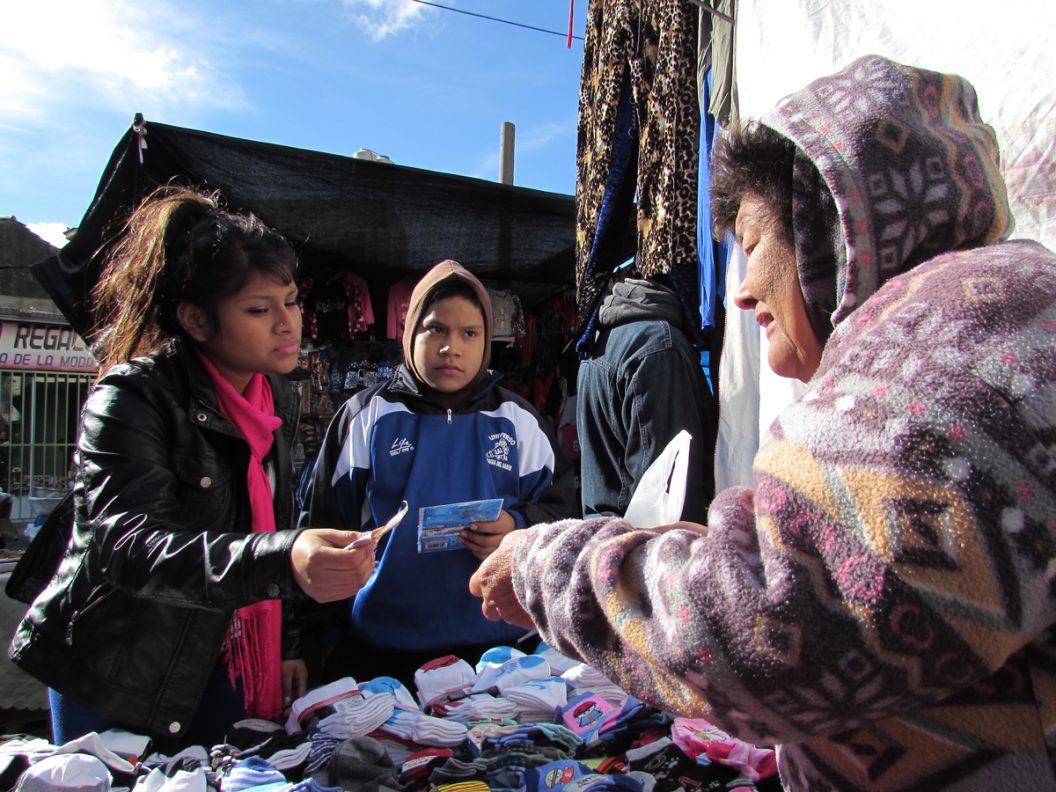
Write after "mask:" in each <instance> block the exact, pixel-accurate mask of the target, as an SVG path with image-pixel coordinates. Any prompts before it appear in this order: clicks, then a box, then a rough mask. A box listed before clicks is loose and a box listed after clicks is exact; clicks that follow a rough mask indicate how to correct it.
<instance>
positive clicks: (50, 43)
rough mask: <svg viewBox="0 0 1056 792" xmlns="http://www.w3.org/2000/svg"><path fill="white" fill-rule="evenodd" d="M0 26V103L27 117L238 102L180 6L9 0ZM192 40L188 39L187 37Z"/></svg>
mask: <svg viewBox="0 0 1056 792" xmlns="http://www.w3.org/2000/svg"><path fill="white" fill-rule="evenodd" d="M7 6H8V7H7V8H5V10H4V24H3V25H2V26H0V65H2V66H3V67H4V74H5V79H4V80H3V81H0V110H2V111H4V112H5V114H6V115H7V117H8V118H9V120H10V119H12V118H15V119H17V118H22V119H30V118H33V117H35V116H38V115H40V114H41V112H42V108H43V107H62V106H64V105H67V106H68V104H69V103H81V102H83V103H92V104H93V106H94V107H96V108H97V109H98V103H100V102H102V103H105V104H106V105H107V106H109V107H110V108H111V109H114V110H119V111H121V112H127V111H128V108H129V107H134V108H135V109H144V110H147V109H151V110H154V109H157V108H159V107H164V106H170V105H190V106H194V105H203V104H209V105H213V106H216V105H220V106H232V105H233V106H239V105H240V104H242V103H244V99H243V96H242V93H241V90H240V89H239V88H238V86H236V85H232V84H231V81H230V80H229V79H228V78H226V77H225V76H224V75H223V74H222V73H221V72H220V71H219V70H218V69H217V67H216V66H215V65H214V64H213V63H212V62H211V58H210V54H209V52H208V51H207V50H206V49H205V47H206V46H207V41H208V40H207V38H205V37H202V36H198V37H195V36H185V35H183V31H185V30H187V28H188V27H199V28H201V29H206V30H208V23H207V22H206V21H205V20H194V19H192V18H190V17H189V14H190V13H191V12H190V11H189V10H187V9H185V8H182V7H180V8H177V7H176V6H174V5H173V6H170V5H169V4H168V3H166V2H160V1H158V0H155V2H152V3H150V4H137V3H132V2H128V0H36V2H31V3H28V2H27V3H10V4H7ZM188 40H189V41H192V42H194V44H193V45H188V44H187V43H185V42H187V41H188ZM7 75H13V76H14V79H7Z"/></svg>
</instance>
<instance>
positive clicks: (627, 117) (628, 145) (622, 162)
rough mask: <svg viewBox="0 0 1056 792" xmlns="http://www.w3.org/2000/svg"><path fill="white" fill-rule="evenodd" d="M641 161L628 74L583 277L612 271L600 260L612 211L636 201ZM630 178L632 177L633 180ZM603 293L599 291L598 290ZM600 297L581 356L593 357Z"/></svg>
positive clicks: (582, 342) (580, 343) (580, 342)
mask: <svg viewBox="0 0 1056 792" xmlns="http://www.w3.org/2000/svg"><path fill="white" fill-rule="evenodd" d="M637 165H638V119H637V117H636V116H635V113H634V102H633V100H632V98H631V80H630V77H629V76H628V77H625V78H624V82H623V88H622V90H621V91H620V103H619V105H618V107H617V109H616V134H615V135H614V136H613V143H612V159H611V160H610V162H609V175H608V177H607V178H606V179H605V194H604V196H602V199H601V207H600V209H599V211H598V223H597V226H595V228H594V239H593V240H592V242H591V246H590V253H589V254H588V256H587V264H586V266H585V267H584V269H583V281H584V282H585V281H586V280H587V279H590V278H599V277H607V276H608V275H609V274H610V273H611V271H612V265H613V263H614V262H600V261H599V259H600V258H601V251H602V249H603V243H604V242H606V241H608V239H609V237H610V236H611V235H612V233H615V232H616V231H618V229H612V228H610V225H611V223H612V218H613V215H614V214H616V211H617V209H621V208H625V207H624V206H623V205H624V204H627V203H628V202H631V201H633V196H634V181H633V180H634V179H636V177H637ZM627 179H632V181H631V182H630V183H628V182H627ZM599 297H600V294H599ZM600 304H601V303H600V299H599V300H598V302H596V303H595V304H594V305H593V306H592V307H591V314H590V320H589V321H588V322H587V324H586V328H585V330H584V331H583V334H582V335H581V336H580V337H579V338H578V339H577V340H576V352H577V353H579V357H580V359H581V360H583V359H586V358H588V357H590V355H591V351H592V349H593V346H594V328H595V326H596V325H597V320H598V308H599V307H600Z"/></svg>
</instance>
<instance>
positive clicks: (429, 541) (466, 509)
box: [418, 498, 502, 553]
mask: <svg viewBox="0 0 1056 792" xmlns="http://www.w3.org/2000/svg"><path fill="white" fill-rule="evenodd" d="M501 511H502V498H492V499H489V500H478V501H462V502H461V503H445V504H441V505H439V506H423V507H422V508H420V509H419V510H418V552H419V553H436V552H440V551H442V550H457V549H458V548H460V547H462V546H463V545H462V540H461V538H459V534H460V533H461V532H462V529H463V528H465V527H466V526H467V525H469V524H470V523H475V522H494V521H495V520H497V519H499V512H501Z"/></svg>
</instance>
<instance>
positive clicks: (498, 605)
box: [469, 531, 535, 629]
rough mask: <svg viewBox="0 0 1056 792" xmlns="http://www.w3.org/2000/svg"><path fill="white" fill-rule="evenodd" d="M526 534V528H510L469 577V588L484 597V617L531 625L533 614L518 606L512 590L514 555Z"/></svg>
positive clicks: (521, 625)
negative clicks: (521, 529)
mask: <svg viewBox="0 0 1056 792" xmlns="http://www.w3.org/2000/svg"><path fill="white" fill-rule="evenodd" d="M527 536H528V533H527V531H511V532H510V533H508V534H506V535H505V536H504V537H503V538H502V542H501V543H500V544H499V546H498V548H497V549H496V550H495V551H494V552H493V553H492V554H491V555H489V556H488V557H487V558H486V559H484V562H483V563H482V564H481V565H480V568H479V569H478V570H477V571H476V572H474V573H473V577H471V578H470V579H469V592H470V594H472V595H473V596H475V597H483V598H484V601H483V603H482V604H481V606H480V609H481V612H482V613H483V614H484V616H485V618H487V619H490V620H491V621H498V620H499V619H503V620H504V621H508V622H509V623H510V624H515V625H517V626H518V627H524V628H525V629H532V628H534V627H535V625H534V624H533V623H532V618H531V617H530V616H529V615H528V613H527V612H526V611H525V610H524V608H522V607H521V603H520V602H519V601H518V600H517V595H516V594H515V593H514V591H513V559H514V558H516V557H517V552H518V548H519V547H520V544H521V542H522V541H524V540H525V539H526V538H527Z"/></svg>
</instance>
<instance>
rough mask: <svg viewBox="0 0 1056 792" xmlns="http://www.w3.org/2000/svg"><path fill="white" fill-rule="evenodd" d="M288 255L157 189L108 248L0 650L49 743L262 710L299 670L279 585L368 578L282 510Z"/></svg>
mask: <svg viewBox="0 0 1056 792" xmlns="http://www.w3.org/2000/svg"><path fill="white" fill-rule="evenodd" d="M296 266H297V261H296V257H295V254H294V252H293V250H292V248H291V247H290V246H289V244H288V243H287V242H286V240H285V239H284V238H283V237H282V236H281V235H280V234H278V233H277V232H275V231H273V230H271V229H269V228H267V227H265V226H264V225H263V224H262V223H261V222H260V221H259V220H258V219H257V218H255V217H253V216H251V215H248V216H247V215H237V214H232V213H229V212H227V211H224V210H223V209H222V208H220V206H219V205H218V202H217V198H216V196H214V195H205V194H201V193H198V192H195V191H193V190H189V189H185V188H176V187H165V188H161V189H160V190H159V191H157V192H156V193H154V194H153V195H151V196H149V197H148V198H147V199H146V200H145V201H144V202H143V203H142V204H141V205H140V206H139V208H137V209H136V211H135V212H134V213H133V214H132V215H131V217H130V219H129V221H128V223H127V226H126V227H125V229H124V232H123V234H122V235H121V237H120V238H119V239H118V241H117V242H116V244H115V246H114V247H113V249H112V250H111V251H110V253H109V255H108V258H107V263H106V266H105V269H104V270H103V273H102V276H101V278H100V280H99V282H98V284H97V286H96V287H95V289H94V291H93V307H94V309H95V315H96V317H97V320H98V324H97V338H99V339H101V340H100V342H99V344H98V348H99V350H100V351H99V353H98V357H99V358H100V371H101V372H103V373H102V374H101V376H100V377H99V380H98V381H97V383H96V384H95V386H94V388H93V389H92V392H91V393H90V394H89V396H88V398H87V400H86V402H85V405H84V407H83V410H82V414H81V425H80V434H79V437H78V443H77V452H76V456H75V473H76V480H75V487H74V500H75V520H74V527H73V532H72V536H71V538H70V542H69V545H68V547H67V550H66V555H65V557H64V558H63V561H62V563H61V564H60V566H59V569H58V571H57V573H56V574H55V577H54V578H53V579H52V581H51V582H50V584H49V585H48V586H47V587H46V588H45V589H44V591H43V592H41V594H40V595H39V596H38V597H37V599H36V600H35V601H34V603H33V604H32V606H31V607H30V609H29V612H28V613H27V614H26V616H25V619H24V620H23V622H22V623H21V625H20V626H19V628H18V630H17V631H16V633H15V636H14V639H13V641H12V644H11V648H10V651H9V654H10V657H11V659H12V660H13V661H14V662H15V663H17V664H18V665H19V666H20V667H22V668H23V669H24V670H26V671H27V672H29V673H30V674H32V675H34V676H35V677H37V678H39V679H40V680H42V681H43V682H44V683H45V684H47V685H48V686H49V688H50V700H51V711H52V728H53V738H54V742H55V743H56V744H62V743H64V742H67V741H69V740H71V739H73V738H76V737H78V736H80V735H83V734H85V733H87V732H89V731H92V730H95V731H101V730H103V729H106V728H108V727H111V726H120V727H123V728H126V729H130V730H132V731H135V732H138V733H141V734H148V735H152V736H154V737H155V738H156V739H158V740H164V739H165V738H169V739H168V740H167V741H166V744H172V745H175V744H180V743H184V744H205V745H211V744H213V743H216V742H220V741H222V740H223V738H224V734H225V732H226V730H227V727H228V726H229V725H230V724H231V723H233V722H234V721H236V720H239V719H240V718H243V717H246V716H251V717H263V718H268V719H272V720H278V719H279V718H281V717H282V714H283V710H284V707H288V704H289V702H290V700H291V699H292V698H295V697H298V696H300V695H303V693H304V692H305V688H306V684H307V680H306V677H307V674H306V671H305V667H304V663H303V661H301V660H299V657H300V654H299V650H300V647H299V645H298V631H297V629H296V624H295V623H294V622H293V620H292V619H291V618H290V611H292V607H290V605H291V601H292V600H295V599H296V598H298V597H300V596H301V595H302V594H307V595H308V596H310V597H312V598H313V599H315V600H317V601H319V602H329V601H333V600H340V599H345V598H347V597H349V596H352V595H354V594H355V593H356V591H358V590H359V588H360V587H361V586H362V585H363V583H364V582H365V581H366V579H367V578H368V577H369V575H370V572H371V570H372V569H373V563H374V560H373V559H374V551H373V547H372V546H367V547H365V548H362V549H357V550H344V549H343V548H344V547H346V546H347V545H348V544H350V543H351V542H352V541H353V540H354V539H355V538H357V537H358V534H357V533H356V532H354V531H339V530H331V529H317V530H306V531H297V530H295V529H294V528H293V526H294V515H293V508H292V500H293V498H292V493H293V484H292V464H291V461H290V454H289V447H290V442H291V440H292V437H293V434H294V432H295V430H296V425H297V418H298V406H297V403H296V399H295V398H293V396H292V393H291V391H290V389H289V388H288V387H287V386H286V384H285V380H284V378H283V375H285V374H288V373H289V372H290V371H291V370H292V369H293V368H294V366H295V365H296V363H297V356H298V351H299V344H300V337H301V336H300V334H301V314H300V309H299V308H298V305H297V288H296V285H295V282H294V272H295V270H296Z"/></svg>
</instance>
